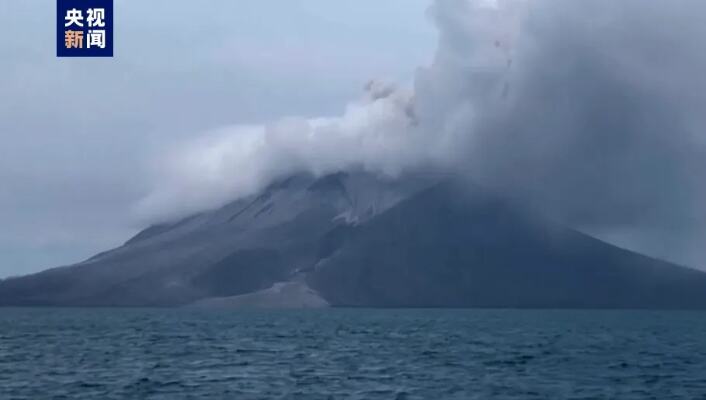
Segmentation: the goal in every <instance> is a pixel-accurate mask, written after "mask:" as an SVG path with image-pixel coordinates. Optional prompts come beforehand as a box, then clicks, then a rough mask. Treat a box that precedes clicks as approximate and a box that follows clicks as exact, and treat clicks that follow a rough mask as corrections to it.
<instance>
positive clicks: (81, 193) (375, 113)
mask: <svg viewBox="0 0 706 400" xmlns="http://www.w3.org/2000/svg"><path fill="white" fill-rule="evenodd" d="M432 3H433V4H432ZM54 13H55V2H54V1H53V0H33V1H2V2H0V54H2V57H1V58H0V88H1V89H2V92H1V93H0V229H1V230H0V277H3V276H9V275H17V274H24V273H30V272H34V271H38V270H41V269H44V268H48V267H53V266H58V265H62V264H68V263H72V262H76V261H80V260H81V259H84V258H86V257H88V256H90V255H92V254H94V253H96V252H99V251H101V250H105V249H108V248H111V247H114V246H116V245H119V244H121V243H122V242H124V241H125V240H126V239H128V238H129V237H130V236H131V235H133V234H134V233H136V232H137V231H138V230H139V229H141V228H144V227H145V225H146V224H148V223H149V222H150V221H159V220H164V219H173V218H175V217H178V216H181V215H184V214H187V213H192V212H195V211H199V210H202V209H204V208H209V207H215V206H218V205H219V204H224V203H225V202H227V201H229V200H232V199H233V198H234V197H237V196H241V195H245V194H250V193H253V192H255V191H257V190H258V189H259V188H261V187H263V186H264V185H265V184H267V183H268V182H269V181H271V180H272V179H275V178H277V177H281V176H285V175H287V174H291V173H294V172H298V171H310V172H314V173H327V172H333V171H338V170H341V169H348V168H360V167H363V168H365V169H367V170H369V171H374V172H379V173H384V174H389V175H394V174H396V173H398V172H400V171H404V170H405V169H416V168H426V167H429V166H433V167H436V168H448V169H453V170H456V171H460V172H462V173H464V174H467V175H468V176H469V177H470V178H471V179H472V180H473V181H474V182H477V183H480V184H481V185H483V186H485V187H487V188H491V189H493V190H495V191H497V192H499V193H501V194H502V195H504V196H506V197H512V198H516V199H518V200H519V201H521V202H522V203H523V204H527V205H528V206H530V207H533V208H535V209H536V211H537V212H538V213H541V214H545V216H546V217H548V218H552V219H555V220H556V221H558V222H560V223H563V224H566V225H568V226H570V227H573V228H576V229H579V230H582V231H584V232H587V233H590V234H593V235H596V236H598V237H599V238H601V239H604V240H607V241H610V242H612V243H614V244H617V245H619V246H622V247H626V248H629V249H632V250H636V251H640V252H643V253H646V254H648V255H652V256H655V257H659V258H664V259H667V260H670V261H674V262H677V263H680V264H684V265H689V266H692V267H697V268H702V269H706V246H704V243H706V179H705V178H704V174H705V173H706V135H705V134H704V132H706V115H705V114H704V113H703V110H704V108H705V107H706V75H704V73H703V72H704V71H706V40H705V39H704V38H706V21H705V20H706V17H705V16H706V2H703V1H701V0H673V1H666V0H665V1H657V0H654V1H648V0H619V1H618V0H590V1H589V0H580V1H579V0H575V1H568V0H531V1H527V0H434V1H431V0H346V1H344V0H340V1H332V0H258V1H254V0H253V1H227V0H213V1H202V2H193V1H188V2H186V1H183V2H182V1H173V0H150V1H137V0H115V14H116V16H115V44H114V45H115V57H114V58H107V59H85V58H83V59H82V58H78V59H57V58H56V57H55V56H54V54H55V48H54V46H55V37H54V35H55V26H54V23H55V22H54V21H55V15H54ZM30 27H31V29H30ZM370 80H374V83H373V84H371V85H368V82H370ZM364 87H367V89H365V90H364Z"/></svg>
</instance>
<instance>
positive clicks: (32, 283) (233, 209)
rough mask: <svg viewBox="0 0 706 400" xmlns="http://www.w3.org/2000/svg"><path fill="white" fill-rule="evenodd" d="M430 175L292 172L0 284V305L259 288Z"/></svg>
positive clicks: (165, 298) (153, 299)
mask: <svg viewBox="0 0 706 400" xmlns="http://www.w3.org/2000/svg"><path fill="white" fill-rule="evenodd" d="M430 179H433V178H428V177H424V176H419V177H414V178H412V179H405V180H404V181H390V180H386V179H380V178H377V177H375V176H373V175H370V174H365V173H350V174H343V173H340V174H333V175H328V176H325V177H322V178H318V179H317V178H316V177H314V176H311V175H296V176H292V177H290V178H288V179H285V180H282V181H279V182H276V183H274V184H272V185H270V186H269V187H267V188H266V189H264V190H263V191H262V192H261V193H258V194H256V195H253V196H250V197H247V198H244V199H240V200H237V201H234V202H232V203H230V204H227V205H225V206H223V207H221V208H219V209H216V210H212V211H207V212H203V213H200V214H196V215H193V216H190V217H188V218H185V219H182V220H180V221H177V222H174V223H170V224H162V225H157V226H153V227H150V228H148V229H146V230H144V231H142V232H140V233H139V234H138V235H136V236H135V237H134V238H132V239H130V240H128V241H127V242H126V243H125V244H124V245H123V246H121V247H119V248H117V249H113V250H110V251H107V252H104V253H101V254H99V255H97V256H94V257H92V258H91V259H89V260H86V261H84V262H82V263H79V264H76V265H73V266H67V267H61V268H55V269H51V270H48V271H44V272H41V273H39V274H34V275H30V276H25V277H20V278H13V279H7V280H5V281H0V305H72V306H81V305H91V306H172V305H181V304H188V303H190V302H193V301H195V300H198V299H202V298H206V297H214V296H235V295H241V294H245V293H249V292H254V291H258V290H262V289H266V288H268V287H270V286H271V285H273V284H274V283H276V282H279V281H281V280H286V279H289V278H290V277H291V275H292V274H294V273H295V271H296V270H298V269H300V268H303V269H306V268H307V267H308V266H310V265H312V264H313V263H314V262H316V261H317V259H316V257H317V254H318V251H319V241H320V239H321V237H322V236H324V235H325V234H326V233H327V232H328V231H329V230H331V229H332V228H334V227H335V226H339V225H350V224H358V223H363V222H365V221H367V220H368V219H370V218H374V217H375V216H376V215H378V214H379V213H380V212H382V211H384V210H386V209H387V208H389V207H392V206H393V205H395V204H396V203H397V202H399V201H400V200H402V199H404V198H406V197H408V196H409V195H411V194H412V193H414V192H416V191H419V190H421V189H423V188H425V187H427V186H428V185H429V182H430Z"/></svg>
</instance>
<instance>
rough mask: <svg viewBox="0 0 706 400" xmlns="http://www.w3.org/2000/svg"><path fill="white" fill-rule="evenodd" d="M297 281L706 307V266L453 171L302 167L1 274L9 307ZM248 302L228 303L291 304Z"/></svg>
mask: <svg viewBox="0 0 706 400" xmlns="http://www.w3.org/2000/svg"><path fill="white" fill-rule="evenodd" d="M287 282H299V283H298V285H300V286H301V285H303V286H301V287H299V286H297V287H298V288H299V289H297V290H289V291H285V293H300V294H301V293H309V292H311V293H316V294H317V295H320V296H321V298H322V302H321V304H323V303H328V304H330V305H332V306H355V307H502V308H528V307H537V308H699V309H701V308H703V309H706V273H703V272H700V271H697V270H693V269H689V268H686V267H681V266H676V265H674V264H671V263H668V262H665V261H661V260H656V259H653V258H649V257H647V256H643V255H640V254H637V253H634V252H630V251H628V250H624V249H620V248H618V247H616V246H613V245H610V244H608V243H605V242H602V241H600V240H598V239H595V238H592V237H590V236H588V235H585V234H583V233H580V232H578V231H575V230H572V229H570V228H566V227H563V226H561V225H559V224H556V223H553V222H550V221H547V220H544V219H542V218H539V217H538V216H536V215H533V214H532V213H530V212H529V211H528V210H525V209H523V208H522V207H521V206H518V205H517V204H515V203H512V202H509V201H507V200H504V199H502V198H500V197H498V196H496V195H494V194H490V193H489V192H487V191H485V190H483V189H482V188H480V187H479V186H476V185H471V184H468V183H467V182H461V181H460V180H459V179H457V178H454V177H449V176H445V175H442V176H439V175H434V174H428V175H425V174H420V175H408V176H403V177H400V178H397V179H391V178H384V177H379V176H376V175H372V174H368V173H364V172H355V173H337V174H330V175H326V176H323V177H315V176H312V175H303V174H301V175H294V176H292V177H289V178H287V179H283V180H281V181H278V182H275V183H273V184H272V185H269V186H268V187H266V188H265V189H264V190H263V191H261V192H259V193H256V194H254V195H252V196H248V197H246V198H242V199H239V200H236V201H233V202H231V203H228V204H226V205H224V206H223V207H220V208H217V209H215V210H210V211H205V212H201V213H197V214H194V215H192V216H188V217H186V218H183V219H180V220H178V221H175V222H173V223H166V224H159V225H155V226H152V227H149V228H147V229H145V230H143V231H141V232H139V233H138V234H136V235H135V236H133V237H132V238H130V239H129V240H127V241H126V242H125V243H124V244H123V245H122V246H120V247H118V248H116V249H112V250H108V251H106V252H102V253H99V254H97V255H96V256H93V257H91V258H89V259H87V260H85V261H83V262H81V263H77V264H74V265H71V266H65V267H59V268H55V269H50V270H47V271H43V272H40V273H38V274H34V275H29V276H25V277H18V278H11V279H6V280H3V281H0V305H5V306H7V305H57V306H182V305H188V304H192V303H198V304H209V301H208V299H210V298H212V299H218V298H221V299H222V298H234V299H242V298H243V297H242V296H245V295H250V294H254V293H270V292H268V290H269V289H270V288H272V287H275V285H277V284H286V283H287ZM263 291H264V292H263ZM278 296H279V295H278ZM280 297H281V296H280ZM265 298H267V300H264V299H265ZM245 299H248V300H247V301H242V300H237V301H232V302H230V303H229V304H249V306H253V304H252V303H253V302H255V300H252V299H263V301H264V302H270V303H271V304H282V302H283V301H286V300H283V299H282V298H278V299H277V300H276V301H274V300H272V296H262V295H257V296H255V295H253V296H246V297H245ZM292 299H293V300H292V301H294V298H292ZM211 303H212V302H211ZM219 304H220V303H219ZM317 304H318V303H317Z"/></svg>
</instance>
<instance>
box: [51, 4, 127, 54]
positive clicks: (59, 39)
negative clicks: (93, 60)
mask: <svg viewBox="0 0 706 400" xmlns="http://www.w3.org/2000/svg"><path fill="white" fill-rule="evenodd" d="M56 14H57V21H56V31H57V33H56V55H57V57H112V56H113V0H57V2H56Z"/></svg>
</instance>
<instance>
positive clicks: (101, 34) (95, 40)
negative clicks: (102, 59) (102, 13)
mask: <svg viewBox="0 0 706 400" xmlns="http://www.w3.org/2000/svg"><path fill="white" fill-rule="evenodd" d="M86 47H87V48H91V47H100V48H101V49H105V30H103V29H96V30H89V31H88V41H87V42H86Z"/></svg>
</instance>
